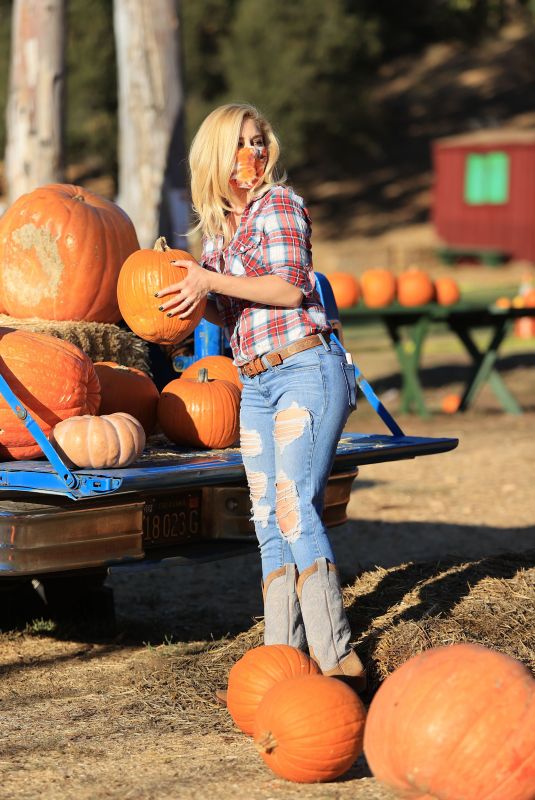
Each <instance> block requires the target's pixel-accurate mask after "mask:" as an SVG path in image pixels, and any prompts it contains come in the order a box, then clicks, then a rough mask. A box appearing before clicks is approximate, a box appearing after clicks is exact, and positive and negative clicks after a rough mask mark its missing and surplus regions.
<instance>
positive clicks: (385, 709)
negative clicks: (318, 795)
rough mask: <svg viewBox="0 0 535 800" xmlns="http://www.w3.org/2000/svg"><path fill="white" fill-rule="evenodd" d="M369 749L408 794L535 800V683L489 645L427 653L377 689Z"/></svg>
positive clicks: (378, 771) (445, 799)
mask: <svg viewBox="0 0 535 800" xmlns="http://www.w3.org/2000/svg"><path fill="white" fill-rule="evenodd" d="M364 752H365V754H366V758H367V760H368V764H369V766H370V769H371V770H372V772H373V773H374V775H375V777H376V778H377V779H378V780H379V781H382V782H383V783H385V784H386V785H387V786H389V787H390V788H391V789H392V790H393V791H394V792H396V793H398V795H399V796H400V797H404V798H414V799H415V800H416V798H421V797H422V796H423V795H425V797H427V798H430V800H506V798H507V800H533V798H534V797H535V681H534V680H533V677H532V675H531V673H530V672H529V671H528V670H527V669H526V667H524V666H523V665H522V664H520V662H518V661H516V660H515V659H513V658H511V657H509V656H507V655H503V654H502V653H499V652H497V651H494V650H490V649H487V648H485V647H482V646H481V645H476V644H456V645H451V646H449V647H438V648H435V649H431V650H427V651H426V652H424V653H421V654H420V655H417V656H414V657H413V658H411V659H410V660H409V661H407V662H405V664H403V665H402V666H401V667H400V668H399V669H397V670H396V671H395V672H393V673H392V674H391V675H389V677H388V678H387V679H386V680H385V682H384V683H383V684H382V686H381V687H380V689H379V691H378V692H377V693H376V695H375V696H374V698H373V700H372V703H371V706H370V709H369V713H368V722H367V725H366V731H365V735H364Z"/></svg>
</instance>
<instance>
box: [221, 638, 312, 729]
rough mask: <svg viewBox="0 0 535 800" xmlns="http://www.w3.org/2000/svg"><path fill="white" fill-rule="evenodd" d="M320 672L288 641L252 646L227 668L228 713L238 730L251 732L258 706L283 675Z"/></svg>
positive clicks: (283, 677) (300, 675)
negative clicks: (230, 667) (286, 642)
mask: <svg viewBox="0 0 535 800" xmlns="http://www.w3.org/2000/svg"><path fill="white" fill-rule="evenodd" d="M319 674H320V668H319V667H318V665H317V664H316V662H315V661H312V659H311V658H309V657H308V656H307V655H306V653H303V651H302V650H298V649H297V647H291V646H290V645H287V644H268V645H260V647H254V648H253V649H252V650H248V651H247V653H245V655H244V656H242V658H240V660H239V661H236V663H235V664H234V666H233V667H232V669H231V670H230V672H229V676H228V691H227V708H228V710H229V714H230V716H231V717H232V719H233V720H234V722H235V723H236V725H237V726H238V728H239V729H240V730H242V731H243V732H244V733H247V734H249V735H252V733H253V728H254V719H255V714H256V711H257V709H258V706H259V705H260V703H261V701H262V699H263V698H264V696H265V694H266V692H268V691H269V690H270V689H271V687H272V686H274V685H275V684H276V683H278V682H279V681H282V680H285V679H286V678H298V677H303V676H304V675H319Z"/></svg>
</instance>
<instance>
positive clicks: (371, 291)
mask: <svg viewBox="0 0 535 800" xmlns="http://www.w3.org/2000/svg"><path fill="white" fill-rule="evenodd" d="M360 286H361V288H362V297H363V299H364V302H365V304H366V305H367V306H368V307H369V308H382V307H383V306H389V305H390V304H391V303H393V302H394V300H395V298H396V278H395V276H394V274H393V273H392V272H390V270H388V269H367V270H366V271H365V272H363V273H362V275H361V278H360Z"/></svg>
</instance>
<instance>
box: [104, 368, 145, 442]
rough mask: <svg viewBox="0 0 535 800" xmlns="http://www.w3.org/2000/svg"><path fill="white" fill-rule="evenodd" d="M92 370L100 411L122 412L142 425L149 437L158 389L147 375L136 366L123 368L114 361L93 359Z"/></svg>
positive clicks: (108, 412)
mask: <svg viewBox="0 0 535 800" xmlns="http://www.w3.org/2000/svg"><path fill="white" fill-rule="evenodd" d="M94 367H95V372H96V373H97V375H98V379H99V382H100V394H101V396H100V410H99V414H114V413H115V412H116V411H124V412H125V413H126V414H131V415H132V416H133V417H135V419H137V420H139V422H141V424H142V425H143V430H144V431H145V435H146V436H150V434H151V433H152V431H153V430H154V426H155V425H156V416H157V413H158V400H159V399H160V392H159V391H158V389H157V387H156V384H155V383H154V381H153V380H151V378H149V376H148V375H147V373H146V372H142V371H141V370H140V369H136V368H135V367H124V366H123V365H122V364H117V363H116V362H115V361H96V362H95V364H94Z"/></svg>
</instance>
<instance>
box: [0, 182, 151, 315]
mask: <svg viewBox="0 0 535 800" xmlns="http://www.w3.org/2000/svg"><path fill="white" fill-rule="evenodd" d="M138 248H139V242H138V240H137V236H136V232H135V229H134V226H133V224H132V221H131V220H130V218H129V217H128V216H127V214H126V213H125V212H124V211H123V210H122V209H121V208H119V206H118V205H116V204H115V203H112V202H111V200H107V199H106V198H104V197H99V196H98V195H96V194H94V193H93V192H90V191H89V190H88V189H83V188H82V187H81V186H72V185H70V184H62V183H54V184H50V185H48V186H41V187H39V188H38V189H35V190H34V191H33V192H29V193H28V194H24V195H22V196H21V197H19V199H18V200H16V202H15V203H13V205H12V206H10V207H9V208H8V209H7V211H6V212H5V214H4V215H3V217H2V219H1V220H0V263H1V264H2V270H1V271H0V296H1V297H2V305H3V308H4V310H5V312H6V313H7V314H10V315H11V316H12V317H18V318H26V317H40V318H41V319H56V320H91V321H94V322H118V321H119V319H120V318H121V314H120V312H119V306H118V304H117V291H116V287H117V277H118V275H119V270H120V269H121V265H122V263H123V262H124V260H125V259H126V258H127V257H128V256H129V255H130V253H133V252H134V250H137V249H138Z"/></svg>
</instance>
